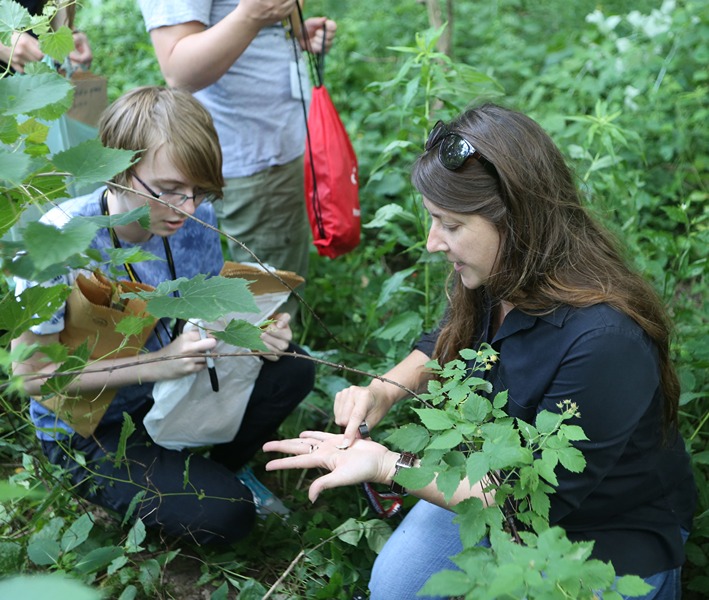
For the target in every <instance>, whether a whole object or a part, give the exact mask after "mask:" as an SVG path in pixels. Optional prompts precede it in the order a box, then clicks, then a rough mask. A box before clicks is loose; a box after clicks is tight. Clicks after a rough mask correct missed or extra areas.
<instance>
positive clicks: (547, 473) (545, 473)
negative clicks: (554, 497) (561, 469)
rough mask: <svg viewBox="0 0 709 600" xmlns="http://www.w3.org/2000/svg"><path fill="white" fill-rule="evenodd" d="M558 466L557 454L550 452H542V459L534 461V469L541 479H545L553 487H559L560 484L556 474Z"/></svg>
mask: <svg viewBox="0 0 709 600" xmlns="http://www.w3.org/2000/svg"><path fill="white" fill-rule="evenodd" d="M557 464H558V460H557V455H556V453H555V452H552V451H550V450H544V451H543V452H542V458H538V459H536V460H535V461H534V468H535V469H536V470H537V473H539V476H540V477H543V478H544V479H545V480H546V481H548V482H549V483H551V484H552V485H558V484H559V482H558V480H557V478H556V473H554V469H556V465H557Z"/></svg>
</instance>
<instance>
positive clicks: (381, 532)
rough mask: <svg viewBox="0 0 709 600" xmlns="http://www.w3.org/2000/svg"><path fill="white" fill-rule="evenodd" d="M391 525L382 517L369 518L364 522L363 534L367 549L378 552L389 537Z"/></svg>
mask: <svg viewBox="0 0 709 600" xmlns="http://www.w3.org/2000/svg"><path fill="white" fill-rule="evenodd" d="M391 534H392V531H391V527H390V526H389V524H388V523H387V522H386V521H383V520H382V519H370V520H369V521H366V522H365V523H364V535H365V537H366V539H367V545H368V546H369V549H370V550H372V551H374V552H375V553H376V554H379V553H380V552H381V551H382V548H384V544H386V543H387V540H388V539H389V538H390V537H391Z"/></svg>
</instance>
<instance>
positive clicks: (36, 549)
mask: <svg viewBox="0 0 709 600" xmlns="http://www.w3.org/2000/svg"><path fill="white" fill-rule="evenodd" d="M61 552H62V549H61V548H60V546H59V543H58V542H57V541H56V540H53V539H49V538H36V537H35V538H33V539H32V540H31V541H30V543H29V544H28V545H27V557H28V558H29V559H30V560H31V561H32V562H33V563H34V564H36V565H37V566H40V567H42V566H48V565H55V564H57V562H58V561H59V555H60V554H61Z"/></svg>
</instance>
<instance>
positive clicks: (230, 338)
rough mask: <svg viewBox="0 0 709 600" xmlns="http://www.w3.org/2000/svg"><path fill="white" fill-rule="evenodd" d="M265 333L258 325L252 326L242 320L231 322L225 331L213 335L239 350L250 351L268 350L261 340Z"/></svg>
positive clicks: (215, 332)
mask: <svg viewBox="0 0 709 600" xmlns="http://www.w3.org/2000/svg"><path fill="white" fill-rule="evenodd" d="M262 333H263V331H261V329H260V328H259V327H256V325H252V324H251V323H248V322H246V321H242V320H240V319H234V320H232V321H229V323H228V324H227V326H226V328H225V329H224V331H214V332H212V334H213V335H214V337H215V338H217V339H218V340H222V341H224V342H226V343H227V344H231V345H232V346H236V347H237V348H248V349H249V350H259V351H265V350H268V347H267V346H266V344H264V343H263V340H262V339H261V334H262Z"/></svg>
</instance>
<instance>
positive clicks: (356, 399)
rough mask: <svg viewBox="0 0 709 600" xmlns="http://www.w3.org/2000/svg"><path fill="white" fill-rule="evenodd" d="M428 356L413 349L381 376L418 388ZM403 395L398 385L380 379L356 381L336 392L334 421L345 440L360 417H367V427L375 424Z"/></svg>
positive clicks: (353, 434)
mask: <svg viewBox="0 0 709 600" xmlns="http://www.w3.org/2000/svg"><path fill="white" fill-rule="evenodd" d="M429 360H430V358H429V357H428V356H426V354H424V353H423V352H421V351H420V350H414V351H413V352H411V354H409V355H408V356H407V357H406V358H405V359H404V360H402V361H401V362H400V363H399V364H397V365H396V366H395V367H394V368H393V369H391V370H390V371H389V372H387V373H385V374H384V376H383V377H384V378H385V379H389V380H391V381H395V382H397V383H399V384H401V385H402V386H404V387H406V388H408V389H410V390H413V391H417V390H419V389H421V388H422V386H423V385H424V383H425V382H426V381H427V379H428V376H427V374H426V370H425V369H424V365H425V364H426V363H427V362H428V361H429ZM406 395H407V393H406V391H405V390H403V389H402V388H400V387H399V386H396V385H394V384H391V383H387V382H385V381H381V380H379V379H373V380H372V382H371V383H370V384H369V385H368V386H366V387H363V386H356V385H355V386H351V387H348V388H346V389H344V390H342V391H340V392H338V393H337V395H336V396H335V405H334V413H335V423H337V424H338V425H340V426H341V427H344V428H345V440H346V443H349V442H351V441H352V440H354V439H355V438H356V437H357V429H358V427H359V425H360V424H361V423H362V421H366V423H367V425H368V426H369V427H370V428H371V427H374V426H375V425H376V424H377V423H379V421H381V420H382V418H384V415H386V414H387V412H389V409H391V407H392V406H394V404H396V402H398V401H399V400H401V399H402V398H404V397H405V396H406Z"/></svg>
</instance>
